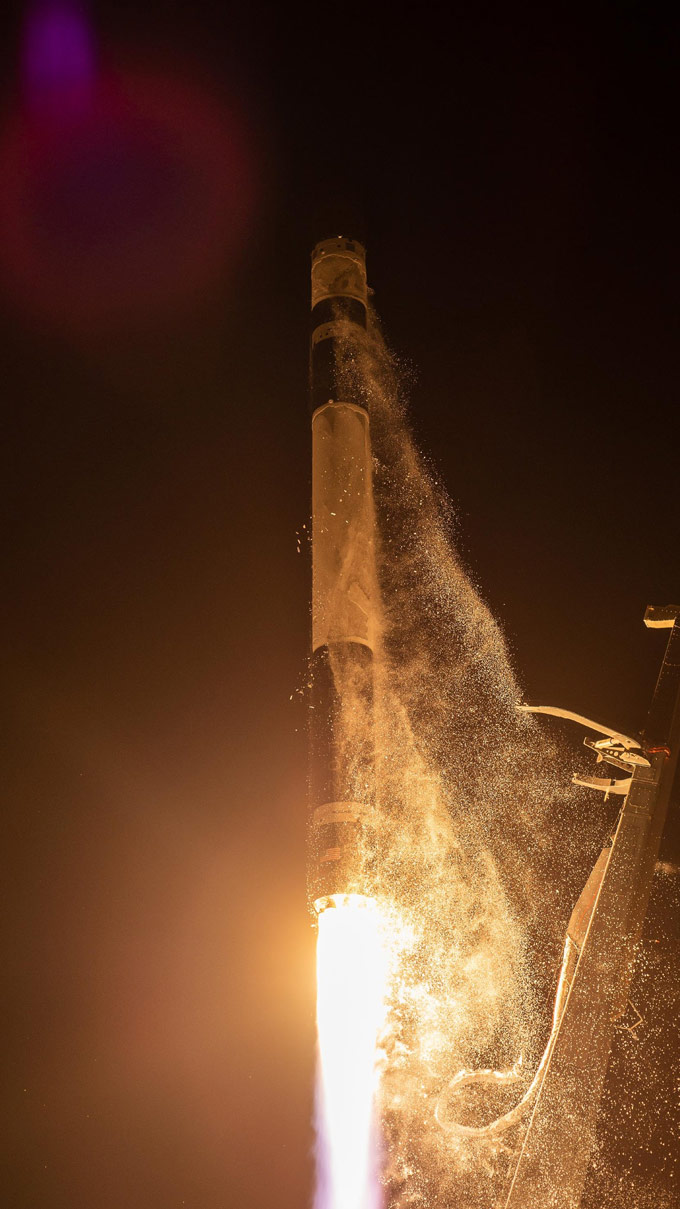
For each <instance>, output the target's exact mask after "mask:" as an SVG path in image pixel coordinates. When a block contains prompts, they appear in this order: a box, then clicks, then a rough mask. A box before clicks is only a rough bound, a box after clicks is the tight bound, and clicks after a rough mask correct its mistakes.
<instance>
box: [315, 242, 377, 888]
mask: <svg viewBox="0 0 680 1209" xmlns="http://www.w3.org/2000/svg"><path fill="white" fill-rule="evenodd" d="M311 277H312V297H311V303H312V325H311V326H312V331H311V356H310V388H311V412H312V650H311V698H310V819H309V837H310V843H309V848H310V860H309V898H310V903H311V905H312V908H313V910H314V911H316V912H319V911H321V910H323V909H324V907H325V906H328V905H330V903H331V902H332V901H333V896H336V895H345V894H362V893H365V885H364V873H365V866H366V850H367V837H368V835H369V833H370V811H371V802H372V800H373V795H374V763H375V760H374V740H373V730H374V727H373V705H374V650H375V642H376V630H377V616H378V590H377V581H376V569H375V535H374V529H375V522H374V511H373V493H372V460H371V438H370V426H369V414H368V408H367V400H366V397H365V392H364V390H363V389H362V377H361V373H360V359H361V354H362V349H363V348H364V341H365V334H366V315H367V294H368V290H367V285H366V257H365V251H364V248H363V247H362V246H361V244H359V243H357V242H355V241H354V240H350V239H344V238H341V237H339V236H338V237H337V238H333V239H326V240H323V241H322V242H321V243H319V244H317V245H316V247H315V248H314V250H313V252H312V271H311Z"/></svg>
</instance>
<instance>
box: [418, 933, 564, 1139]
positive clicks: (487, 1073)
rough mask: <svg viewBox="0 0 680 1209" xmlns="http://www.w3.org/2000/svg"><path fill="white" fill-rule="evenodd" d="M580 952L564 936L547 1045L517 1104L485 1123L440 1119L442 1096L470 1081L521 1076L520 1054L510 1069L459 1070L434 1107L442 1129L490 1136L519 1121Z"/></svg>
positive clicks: (552, 1038) (540, 1076)
mask: <svg viewBox="0 0 680 1209" xmlns="http://www.w3.org/2000/svg"><path fill="white" fill-rule="evenodd" d="M579 952H580V950H579V948H578V945H576V944H575V943H574V941H573V940H572V939H571V937H570V936H569V935H567V938H566V940H565V942H564V952H563V954H562V967H561V969H560V976H559V979H558V983H557V990H556V992H555V1006H554V1009H553V1022H552V1028H551V1030H550V1036H549V1038H548V1044H547V1045H546V1047H545V1050H544V1051H543V1056H542V1058H541V1061H540V1062H539V1064H538V1067H537V1068H536V1073H535V1075H534V1077H533V1079H532V1080H531V1083H530V1084H529V1086H528V1088H527V1090H526V1091H525V1093H524V1095H523V1096H522V1098H521V1100H519V1101H518V1103H517V1104H515V1106H514V1107H513V1108H511V1109H510V1110H509V1111H508V1112H506V1113H504V1114H503V1116H500V1117H497V1119H496V1120H495V1121H491V1122H490V1123H489V1124H488V1125H461V1124H460V1122H458V1121H447V1120H445V1119H444V1120H443V1119H442V1115H443V1114H442V1113H441V1107H442V1101H443V1100H444V1096H451V1095H452V1094H456V1093H458V1092H459V1091H460V1090H461V1089H462V1088H463V1087H468V1086H470V1085H471V1084H474V1085H475V1086H478V1085H479V1084H483V1083H490V1084H492V1085H494V1086H496V1087H499V1086H504V1085H505V1084H508V1083H514V1082H516V1081H518V1080H519V1079H521V1078H522V1056H521V1055H520V1057H519V1059H518V1060H517V1062H516V1063H515V1065H514V1066H512V1067H511V1068H510V1069H509V1070H504V1071H498V1070H476V1071H472V1070H461V1071H459V1072H458V1074H457V1075H454V1077H453V1079H452V1080H451V1082H450V1083H449V1085H448V1087H447V1089H446V1091H445V1092H444V1093H443V1095H442V1096H441V1097H440V1099H439V1103H438V1104H437V1107H436V1109H435V1113H434V1115H435V1120H436V1121H437V1124H438V1125H440V1126H441V1128H442V1129H445V1130H447V1131H448V1132H450V1133H455V1134H457V1135H458V1136H460V1137H467V1138H484V1137H493V1136H494V1135H496V1134H500V1133H504V1132H505V1131H506V1129H510V1128H511V1126H512V1125H515V1124H516V1123H517V1121H519V1120H521V1118H522V1116H523V1115H524V1113H525V1112H526V1110H527V1108H528V1107H529V1106H530V1105H531V1103H532V1102H533V1100H534V1097H535V1096H536V1094H537V1092H538V1090H539V1088H540V1086H541V1082H542V1080H543V1075H544V1074H545V1069H546V1066H547V1065H548V1061H549V1059H550V1055H551V1053H552V1050H553V1046H554V1044H555V1038H556V1037H557V1030H558V1028H559V1026H560V1021H561V1020H562V1013H563V1011H564V1007H565V1004H566V1002H567V996H568V994H569V991H570V989H571V983H572V979H573V977H574V971H575V969H576V963H577V961H578V957H579Z"/></svg>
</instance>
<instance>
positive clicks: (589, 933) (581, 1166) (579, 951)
mask: <svg viewBox="0 0 680 1209" xmlns="http://www.w3.org/2000/svg"><path fill="white" fill-rule="evenodd" d="M645 625H647V626H648V627H650V628H652V629H669V630H670V635H669V638H668V644H667V647H666V653H665V656H664V659H663V663H662V665H661V671H660V673H659V678H658V681H657V685H656V689H655V691H654V696H653V698H652V703H651V707H650V711H649V716H648V719H647V724H646V727H645V731H644V736H643V738H642V739H641V740H640V741H639V742H638V741H637V740H635V739H630V738H628V737H627V736H626V735H621V734H619V733H618V732H616V731H613V730H608V729H607V728H606V727H603V726H599V725H598V724H597V723H593V722H590V721H589V720H588V719H586V718H581V717H579V715H577V714H572V713H569V712H567V711H565V710H559V709H553V708H551V707H541V706H539V707H531V706H529V707H522V708H527V709H529V710H532V712H537V713H547V714H554V715H557V716H558V717H566V718H570V719H572V720H573V721H576V722H580V723H582V724H583V725H585V726H586V727H587V728H588V729H591V730H595V731H598V732H599V733H600V735H601V736H602V737H601V738H599V739H597V740H593V739H589V738H586V739H585V743H586V745H587V746H589V747H591V748H592V749H593V750H594V751H595V753H596V754H597V758H598V762H599V761H606V762H607V763H609V764H611V765H613V766H614V767H615V768H617V769H619V770H622V771H623V772H624V773H625V776H624V777H621V778H619V779H618V780H616V781H612V780H610V779H608V778H600V777H593V778H588V779H581V780H578V779H577V778H574V779H575V780H577V783H579V784H587V785H590V786H591V787H592V788H594V789H600V790H602V791H604V792H605V794H608V793H612V792H614V793H623V794H624V795H625V800H624V803H623V806H622V808H621V812H620V815H619V819H618V823H617V826H616V829H615V832H614V836H613V838H612V840H611V844H610V845H607V846H606V847H605V848H604V849H603V850H602V852H601V854H600V856H599V858H598V860H597V862H596V864H595V867H594V869H593V871H592V873H591V875H590V878H589V879H588V882H587V883H586V886H585V889H584V891H583V894H582V895H581V897H580V899H579V901H578V903H577V905H576V907H575V908H574V911H573V913H572V916H571V919H570V921H569V927H568V932H567V940H566V946H565V961H566V958H567V955H568V954H571V957H570V962H569V966H570V968H569V972H568V977H567V984H566V986H565V987H564V994H563V996H562V1003H563V1006H562V1007H561V1010H560V1012H559V1015H557V1014H556V1020H555V1026H554V1029H553V1033H552V1035H551V1039H550V1042H549V1046H548V1050H547V1051H546V1061H545V1065H544V1072H543V1075H542V1078H541V1080H540V1085H539V1087H538V1091H537V1095H536V1098H535V1102H534V1107H533V1112H532V1115H531V1119H530V1122H529V1127H528V1129H527V1132H526V1135H525V1138H524V1144H523V1146H522V1151H521V1153H520V1156H519V1160H518V1163H517V1166H516V1169H515V1172H514V1176H513V1179H512V1183H511V1186H510V1191H509V1193H508V1197H507V1200H506V1202H505V1209H578V1206H579V1205H580V1203H581V1196H582V1192H583V1186H584V1183H585V1178H586V1174H587V1170H588V1166H589V1163H590V1159H591V1155H592V1151H593V1148H594V1143H595V1130H596V1125H597V1116H598V1111H599V1104H600V1098H601V1094H602V1087H603V1084H604V1079H605V1075H606V1073H607V1067H608V1064H609V1055H610V1049H611V1043H612V1033H613V1029H614V1026H615V1023H616V1021H617V1020H619V1019H620V1018H621V1017H622V1016H623V1015H624V1013H625V1011H626V1007H627V1005H628V993H629V989H630V984H631V979H632V977H633V967H634V962H635V951H636V947H637V945H638V942H639V940H640V938H641V935H642V928H643V924H644V920H645V916H646V914H647V906H648V903H649V895H650V890H651V885H652V877H653V874H654V868H655V865H656V861H657V858H658V853H659V845H660V842H661V836H662V832H663V829H664V823H665V820H666V814H667V810H668V804H669V799H670V795H671V790H672V787H673V780H674V776H675V771H676V766H677V762H678V751H679V749H680V607H668V608H655V607H650V608H648V609H647V612H646V613H645ZM542 1065H543V1064H542Z"/></svg>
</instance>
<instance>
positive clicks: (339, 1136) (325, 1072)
mask: <svg viewBox="0 0 680 1209" xmlns="http://www.w3.org/2000/svg"><path fill="white" fill-rule="evenodd" d="M331 902H332V904H333V905H332V906H328V907H326V909H325V910H323V911H322V912H321V914H320V915H319V938H318V944H317V1029H318V1036H319V1064H320V1069H319V1076H320V1098H321V1102H320V1105H319V1107H320V1115H321V1120H320V1123H319V1134H320V1136H319V1144H320V1148H321V1149H322V1151H323V1155H324V1158H325V1162H326V1165H327V1170H326V1172H325V1177H326V1180H325V1182H326V1185H327V1186H326V1187H324V1188H321V1189H320V1196H318V1197H317V1209H378V1206H379V1204H380V1195H379V1185H378V1179H377V1167H378V1162H377V1145H378V1142H377V1138H376V1134H375V1128H374V1113H373V1098H374V1093H375V1088H376V1042H377V1036H378V1031H379V1029H380V1025H381V1023H382V1020H383V1017H384V1012H385V1006H384V1005H385V987H386V981H387V966H388V963H387V954H386V948H385V944H384V934H383V925H382V920H381V916H380V912H379V911H378V908H377V905H376V903H375V901H374V900H373V899H370V898H364V897H363V896H361V895H358V894H352V895H335V896H334V898H333V899H332V900H331ZM320 1182H321V1181H320Z"/></svg>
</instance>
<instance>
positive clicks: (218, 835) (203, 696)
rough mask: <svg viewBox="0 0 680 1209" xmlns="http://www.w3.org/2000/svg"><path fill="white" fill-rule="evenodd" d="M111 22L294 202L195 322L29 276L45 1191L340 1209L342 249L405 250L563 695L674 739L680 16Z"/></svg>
mask: <svg viewBox="0 0 680 1209" xmlns="http://www.w3.org/2000/svg"><path fill="white" fill-rule="evenodd" d="M96 13H97V21H98V27H99V31H100V37H101V44H102V47H103V50H104V52H105V54H106V56H107V57H108V59H109V60H110V61H111V62H112V63H114V64H116V63H119V62H123V61H125V60H126V59H129V58H130V56H131V55H133V57H134V58H135V59H136V61H137V62H138V63H139V64H141V65H142V66H143V65H144V64H145V63H148V64H151V63H154V64H156V65H158V64H159V63H160V64H161V65H162V69H163V70H164V71H165V72H166V73H167V74H168V75H170V76H172V74H173V72H176V71H179V70H180V68H179V66H178V64H181V65H182V69H183V70H184V69H185V68H186V65H188V66H189V68H190V70H191V72H192V73H193V75H194V76H196V75H197V76H198V78H199V79H200V80H201V81H202V82H203V84H204V86H205V88H206V89H210V90H212V91H214V92H216V93H217V94H220V92H221V91H224V90H227V91H228V92H230V93H231V94H232V95H236V96H237V97H238V99H239V104H240V106H241V109H242V111H243V112H244V114H245V115H246V119H247V123H248V125H249V128H250V129H251V132H252V133H251V138H252V142H253V146H254V147H255V148H256V156H257V159H258V163H259V182H260V183H259V199H258V204H257V207H256V209H255V210H254V212H253V218H252V221H251V223H250V229H249V233H248V236H247V237H244V238H243V240H242V246H241V247H240V249H239V255H238V258H237V262H236V264H235V267H233V268H232V271H231V272H230V273H229V274H227V273H226V272H225V274H224V275H223V278H220V280H219V282H218V285H217V287H216V288H212V289H211V290H206V292H205V296H204V297H201V298H200V299H199V300H198V301H195V302H194V303H192V304H189V303H187V304H186V306H185V308H184V311H183V312H182V313H181V315H179V316H175V317H174V318H172V319H165V320H163V321H159V320H157V321H156V322H154V323H152V322H151V319H148V321H146V320H144V319H143V318H142V319H140V318H139V317H137V318H136V319H135V321H134V323H132V322H130V323H129V324H128V325H127V326H125V325H123V327H122V328H120V327H119V328H118V329H117V330H115V331H108V332H100V333H99V334H98V335H96V336H95V337H93V336H92V335H89V336H88V337H87V338H85V337H83V335H82V333H77V332H69V331H65V330H56V329H54V330H50V328H49V326H48V325H46V324H45V323H39V322H38V320H37V319H36V318H35V316H31V315H30V314H28V315H27V314H25V313H24V312H22V311H21V309H20V308H19V306H18V304H15V300H14V298H13V296H12V292H11V289H10V290H7V289H6V290H5V294H4V301H3V304H2V311H1V312H0V320H1V322H0V341H1V344H2V363H3V397H4V409H3V410H4V422H3V443H2V467H1V481H2V496H3V505H4V514H5V515H4V522H5V523H4V526H3V529H4V534H5V551H4V555H5V577H4V590H3V594H2V624H1V629H0V636H1V647H2V666H3V680H4V684H5V688H6V692H5V694H4V697H5V705H4V718H3V727H2V729H3V736H4V746H5V752H4V760H3V764H4V771H3V781H4V788H5V809H4V823H5V828H4V830H5V842H4V844H3V848H4V850H5V853H6V856H7V873H6V875H5V882H6V907H5V910H4V912H3V914H4V918H5V926H6V929H7V945H8V950H7V951H8V956H7V957H6V959H5V972H6V974H7V977H8V983H9V994H8V996H7V999H6V1010H7V1020H6V1023H5V1027H4V1032H5V1036H6V1038H7V1040H8V1043H9V1045H8V1050H9V1070H8V1075H7V1077H6V1080H5V1093H4V1094H5V1113H6V1121H5V1126H4V1135H5V1138H6V1140H7V1141H8V1147H7V1150H8V1155H9V1172H8V1181H9V1187H10V1190H11V1192H10V1197H9V1199H8V1200H7V1201H6V1203H7V1204H11V1205H12V1207H13V1209H62V1206H63V1207H64V1209H65V1207H66V1206H68V1207H69V1209H93V1207H94V1206H97V1207H98V1209H99V1207H101V1209H109V1207H111V1209H113V1207H114V1206H115V1207H116V1209H119V1207H120V1206H125V1207H126V1209H142V1207H144V1209H155V1207H156V1206H157V1207H158V1209H161V1206H162V1209H174V1207H175V1206H177V1209H180V1207H181V1206H183V1205H186V1206H188V1207H191V1209H218V1206H219V1207H220V1209H224V1207H225V1206H231V1205H240V1206H252V1207H253V1209H257V1207H260V1206H265V1205H270V1204H271V1203H272V1202H273V1201H274V1200H275V1201H276V1204H277V1206H278V1207H279V1209H294V1207H295V1209H298V1207H299V1206H300V1205H305V1204H307V1203H308V1201H309V1189H310V1186H311V1159H310V1147H311V1128H310V1115H311V1085H312V1063H313V971H312V960H313V935H312V932H311V929H310V927H309V923H308V919H307V916H306V912H305V901H304V885H305V872H304V862H305V853H304V834H305V795H306V752H305V746H306V743H305V733H304V730H305V713H304V705H303V703H302V700H301V698H300V696H299V694H298V693H297V691H296V690H297V689H298V687H299V686H300V685H302V684H303V683H304V677H305V658H306V644H307V626H308V604H307V598H308V586H309V583H308V581H309V567H308V562H307V560H306V558H305V557H298V555H297V553H296V532H297V531H299V530H301V527H302V525H303V524H304V523H305V522H306V520H307V514H308V506H309V505H308V496H309V484H310V467H309V443H308V413H307V400H306V391H307V311H308V265H309V260H308V256H309V251H310V248H311V245H312V244H313V243H314V242H315V241H316V240H317V239H318V238H321V237H323V236H325V235H327V234H329V233H335V232H336V231H337V230H343V231H346V232H347V233H348V234H356V235H358V236H359V237H360V238H363V239H364V240H365V241H366V243H367V246H368V257H369V280H370V282H371V284H372V286H373V287H374V289H375V291H376V297H375V301H376V305H377V308H378V311H379V313H380V315H381V317H382V319H383V321H384V324H385V328H386V332H387V336H388V339H389V340H390V342H391V344H392V346H393V347H394V348H395V349H396V350H397V351H398V352H399V354H400V355H402V356H403V357H404V359H405V360H406V361H407V362H408V363H410V365H411V366H412V368H413V370H414V371H415V381H414V384H413V387H412V403H413V409H412V417H413V423H414V427H415V429H416V432H417V434H418V439H419V441H420V444H421V446H422V447H423V449H424V450H425V451H426V452H427V453H428V454H429V455H431V457H432V459H433V461H434V464H435V466H436V468H437V471H438V473H439V475H440V477H441V479H442V481H443V482H444V483H445V484H446V486H447V489H448V490H449V492H450V494H451V496H452V498H453V500H454V502H455V504H456V507H457V509H458V513H459V521H460V531H461V537H462V545H463V550H464V555H465V558H466V560H467V563H468V564H469V566H470V567H471V569H472V572H473V575H474V577H475V580H476V582H478V584H479V585H480V588H481V591H482V593H483V595H484V597H485V599H486V600H487V601H488V602H489V604H490V605H491V607H492V608H493V610H494V612H495V613H496V614H497V616H499V617H500V618H501V620H502V624H503V626H504V629H505V632H506V634H507V636H508V639H509V642H510V645H511V648H512V651H513V658H514V661H515V665H516V668H517V670H518V674H519V677H520V680H521V682H522V683H523V685H524V687H525V690H526V695H527V698H528V699H533V700H542V701H546V702H554V703H556V704H563V705H565V706H566V707H569V708H572V709H578V710H581V711H583V712H584V713H586V714H589V715H590V716H594V717H597V718H602V719H603V720H604V721H607V722H611V723H612V724H613V725H615V726H618V727H620V728H621V729H624V730H627V731H635V730H637V729H639V728H640V727H641V725H642V723H643V721H644V715H645V712H646V708H647V704H648V701H649V697H650V694H651V691H652V688H653V685H654V680H655V676H656V672H657V669H658V665H659V661H660V658H661V654H662V649H663V639H662V638H661V637H660V636H659V635H655V634H649V633H647V632H646V631H645V630H644V628H643V626H642V614H643V612H644V608H645V606H646V605H647V604H648V603H658V604H665V603H669V602H672V601H675V600H677V599H678V598H680V568H679V564H678V549H679V543H680V497H679V494H678V476H677V448H676V439H675V430H676V423H675V420H676V411H677V402H676V391H677V386H676V384H677V381H678V379H679V378H680V372H679V371H680V366H678V363H677V353H676V339H675V331H674V330H672V329H674V327H675V321H676V316H677V302H676V297H675V293H676V288H677V287H676V282H677V278H678V256H677V217H676V215H677V204H678V197H677V192H676V190H675V174H676V163H677V141H676V125H677V100H678V98H677V93H676V88H675V79H674V77H675V75H676V74H677V66H676V63H677V55H678V40H677V30H676V29H674V28H671V27H670V26H669V25H668V24H666V23H664V22H663V21H662V18H661V16H660V11H659V9H658V7H657V8H656V9H654V8H653V6H643V5H642V4H637V3H632V2H630V3H622V4H618V5H612V6H608V7H602V8H600V7H597V8H591V9H589V10H588V11H586V10H584V11H583V12H582V13H579V12H578V11H577V10H576V9H575V8H573V7H570V8H569V9H568V10H565V11H564V14H562V15H561V13H560V10H558V9H557V8H555V7H554V6H544V7H543V9H542V10H537V12H536V13H532V12H531V11H530V10H529V9H524V10H522V8H521V6H520V7H517V6H508V7H507V8H505V9H499V10H498V11H495V10H494V8H493V6H484V5H474V6H472V5H467V6H460V8H459V9H458V10H457V9H456V7H455V6H453V7H451V8H449V7H448V6H444V5H441V6H439V5H437V6H432V7H431V8H428V7H427V6H425V7H424V8H423V7H422V6H415V5H409V6H404V7H402V8H400V9H399V13H398V15H397V8H396V6H395V7H393V8H391V9H386V10H384V11H383V12H382V14H380V13H379V11H378V10H377V9H373V10H371V9H367V8H364V9H352V8H346V7H343V8H341V9H336V8H330V9H329V8H327V7H326V8H325V7H324V6H323V5H320V6H316V7H315V9H314V10H313V11H312V12H311V13H307V12H306V11H305V10H303V9H302V8H300V7H296V6H294V5H291V6H288V7H286V8H283V7H282V8H281V9H280V10H278V9H273V8H269V7H266V6H261V5H260V6H250V7H249V8H248V9H247V11H239V12H238V13H235V12H234V11H230V9H229V6H228V5H217V4H215V3H214V2H213V3H210V4H209V5H208V7H206V6H201V5H190V4H186V3H185V4H181V5H177V6H175V7H174V8H173V9H172V11H171V12H170V13H169V12H168V6H167V5H164V4H160V3H158V2H157V0H150V2H149V3H147V4H145V5H141V6H140V5H132V4H131V3H121V2H120V0H118V2H116V3H113V0H107V2H106V3H100V4H99V5H97V6H96ZM20 16H21V7H20V6H19V5H16V4H14V5H12V6H11V7H9V8H6V9H4V10H3V16H2V33H3V39H2V43H3V50H2V52H1V53H2V72H3V78H4V80H5V82H6V96H7V99H6V102H5V112H9V111H10V109H11V108H12V106H15V105H16V104H17V102H16V98H15V97H14V90H13V85H12V77H13V75H14V73H15V60H16V45H17V38H18V30H19V24H20ZM291 695H292V697H293V700H292V701H291V700H290V698H291Z"/></svg>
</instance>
